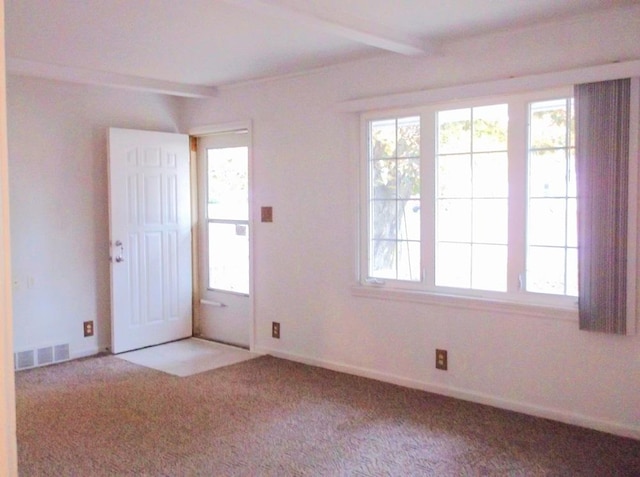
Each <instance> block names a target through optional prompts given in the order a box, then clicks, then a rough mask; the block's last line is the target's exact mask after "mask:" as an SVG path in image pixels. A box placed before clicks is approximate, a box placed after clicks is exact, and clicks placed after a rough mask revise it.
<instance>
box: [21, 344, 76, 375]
mask: <svg viewBox="0 0 640 477" xmlns="http://www.w3.org/2000/svg"><path fill="white" fill-rule="evenodd" d="M69 359H71V357H70V353H69V344H68V343H66V344H60V345H55V346H45V347H43V348H37V349H30V350H26V351H18V352H17V353H15V354H14V363H15V364H14V367H15V369H16V370H21V369H28V368H34V367H36V366H46V365H48V364H53V363H59V362H61V361H68V360H69Z"/></svg>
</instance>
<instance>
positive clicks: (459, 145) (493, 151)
mask: <svg viewBox="0 0 640 477" xmlns="http://www.w3.org/2000/svg"><path fill="white" fill-rule="evenodd" d="M436 123H437V125H438V126H437V139H436V143H437V145H438V148H437V154H436V181H437V194H436V196H437V197H436V259H435V260H436V269H435V284H436V286H447V287H451V286H455V287H458V288H472V289H479V290H497V291H506V283H507V278H506V274H507V261H506V252H507V247H506V244H507V237H508V216H509V210H508V201H507V197H508V191H509V182H508V159H507V158H508V155H507V145H508V144H507V143H508V141H507V138H508V123H509V114H508V105H507V104H496V105H490V106H483V107H477V108H468V109H456V110H450V111H439V112H437V121H436ZM447 254H456V256H448V255H447ZM487 257H493V258H494V259H495V260H494V261H493V262H491V263H489V262H488V261H487ZM454 264H455V266H456V267H458V268H461V269H466V270H465V271H464V272H462V271H461V270H459V271H457V272H455V273H452V272H451V270H450V267H452V266H454ZM487 267H488V268H489V269H490V270H489V269H487Z"/></svg>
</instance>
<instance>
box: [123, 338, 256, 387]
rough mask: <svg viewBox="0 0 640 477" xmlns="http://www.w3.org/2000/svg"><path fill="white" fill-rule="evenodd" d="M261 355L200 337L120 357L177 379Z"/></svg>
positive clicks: (128, 353)
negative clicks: (177, 377)
mask: <svg viewBox="0 0 640 477" xmlns="http://www.w3.org/2000/svg"><path fill="white" fill-rule="evenodd" d="M258 356H260V355H259V354H256V353H251V352H250V351H247V350H244V349H241V348H236V347H233V346H228V345H224V344H220V343H214V342H212V341H207V340H203V339H198V338H189V339H185V340H180V341H173V342H171V343H165V344H161V345H158V346H152V347H150V348H144V349H139V350H136V351H129V352H127V353H122V354H119V355H117V357H118V358H120V359H124V360H126V361H129V362H130V363H134V364H139V365H141V366H146V367H147V368H153V369H157V370H158V371H162V372H165V373H169V374H173V375H174V376H181V377H184V376H191V375H193V374H198V373H202V372H204V371H210V370H212V369H216V368H221V367H222V366H228V365H230V364H236V363H240V362H242V361H246V360H248V359H253V358H257V357H258Z"/></svg>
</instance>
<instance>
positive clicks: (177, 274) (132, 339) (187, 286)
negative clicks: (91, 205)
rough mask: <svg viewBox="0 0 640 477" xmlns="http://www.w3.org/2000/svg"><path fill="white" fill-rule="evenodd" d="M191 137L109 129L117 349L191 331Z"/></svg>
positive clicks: (114, 338)
mask: <svg viewBox="0 0 640 477" xmlns="http://www.w3.org/2000/svg"><path fill="white" fill-rule="evenodd" d="M189 177H190V173H189V137H188V136H186V135H182V134H172V133H162V132H152V131H136V130H130V129H116V128H111V129H110V130H109V221H110V246H111V252H110V253H111V265H110V267H111V351H112V352H113V353H121V352H124V351H129V350H133V349H138V348H143V347H146V346H152V345H156V344H160V343H165V342H168V341H173V340H177V339H181V338H186V337H189V336H191V335H192V322H193V317H192V292H193V290H192V274H191V196H190V183H189Z"/></svg>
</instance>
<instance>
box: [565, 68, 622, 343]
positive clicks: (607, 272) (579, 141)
mask: <svg viewBox="0 0 640 477" xmlns="http://www.w3.org/2000/svg"><path fill="white" fill-rule="evenodd" d="M630 92H631V81H630V80H629V79H620V80H613V81H603V82H598V83H588V84H580V85H575V86H574V98H575V113H576V118H575V119H576V123H575V124H576V132H575V134H576V175H577V187H578V287H579V299H578V304H579V315H580V319H579V321H580V329H581V330H589V331H600V332H605V333H615V334H626V332H627V329H626V326H627V318H626V313H627V293H628V292H633V291H628V290H627V232H628V230H627V229H628V224H627V222H628V213H629V212H628V210H629V207H628V190H629V126H630V124H629V120H630V119H629V118H630V108H631V105H630Z"/></svg>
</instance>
